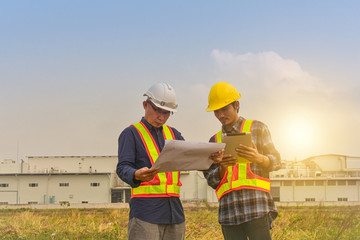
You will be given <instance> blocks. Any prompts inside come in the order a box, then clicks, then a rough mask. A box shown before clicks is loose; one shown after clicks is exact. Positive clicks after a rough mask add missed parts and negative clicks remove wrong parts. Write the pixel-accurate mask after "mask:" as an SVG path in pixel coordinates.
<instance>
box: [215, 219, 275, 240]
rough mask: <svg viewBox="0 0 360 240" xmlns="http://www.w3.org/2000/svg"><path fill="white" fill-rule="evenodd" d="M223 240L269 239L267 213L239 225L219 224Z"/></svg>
mask: <svg viewBox="0 0 360 240" xmlns="http://www.w3.org/2000/svg"><path fill="white" fill-rule="evenodd" d="M221 229H222V232H223V235H224V238H225V240H248V239H249V240H271V234H270V222H269V217H268V215H266V216H264V217H262V218H258V219H255V220H253V221H250V222H246V223H242V224H240V225H221Z"/></svg>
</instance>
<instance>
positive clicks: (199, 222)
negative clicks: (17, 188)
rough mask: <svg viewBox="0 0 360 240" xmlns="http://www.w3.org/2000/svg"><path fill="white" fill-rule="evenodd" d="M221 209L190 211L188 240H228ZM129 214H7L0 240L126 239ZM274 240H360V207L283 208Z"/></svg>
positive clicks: (0, 216) (0, 220) (1, 217)
mask: <svg viewBox="0 0 360 240" xmlns="http://www.w3.org/2000/svg"><path fill="white" fill-rule="evenodd" d="M217 211H218V208H217V207H210V206H205V207H200V206H198V207H186V208H185V216H186V239H200V240H201V239H211V240H216V239H223V237H222V233H221V227H220V225H219V224H218V222H217V214H218V213H217ZM128 214H129V209H127V208H124V209H111V208H109V209H105V208H104V209H70V208H64V209H47V210H36V209H2V210H0V239H127V237H126V236H127V235H126V234H127V222H128ZM272 237H273V239H275V240H289V239H291V240H297V239H299V240H307V239H309V240H310V239H311V240H314V239H318V240H322V239H323V240H332V239H333V240H335V239H336V240H338V239H339V240H341V239H343V240H345V239H346V240H348V239H351V240H352V239H355V240H356V239H360V206H345V207H323V206H318V207H279V217H278V218H277V219H276V220H275V221H274V223H273V229H272Z"/></svg>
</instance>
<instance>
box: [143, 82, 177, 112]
mask: <svg viewBox="0 0 360 240" xmlns="http://www.w3.org/2000/svg"><path fill="white" fill-rule="evenodd" d="M144 96H147V97H148V99H149V100H150V101H151V102H152V103H154V104H155V106H157V107H158V108H161V109H164V110H167V111H170V112H176V109H177V107H178V105H177V104H176V94H175V90H174V88H173V87H172V86H171V85H170V84H168V83H163V82H161V83H155V84H154V85H152V86H151V87H150V88H149V90H147V92H146V93H144Z"/></svg>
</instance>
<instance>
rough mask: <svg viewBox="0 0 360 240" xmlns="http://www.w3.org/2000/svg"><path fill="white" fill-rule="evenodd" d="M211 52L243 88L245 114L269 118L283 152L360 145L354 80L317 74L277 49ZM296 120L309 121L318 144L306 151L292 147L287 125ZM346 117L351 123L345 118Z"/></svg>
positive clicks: (220, 71)
mask: <svg viewBox="0 0 360 240" xmlns="http://www.w3.org/2000/svg"><path fill="white" fill-rule="evenodd" d="M211 56H212V58H213V60H214V64H215V69H216V74H217V76H216V78H217V80H218V81H227V82H229V83H231V84H232V85H234V86H235V87H236V88H237V89H238V90H239V91H240V93H241V94H242V98H241V99H240V105H241V109H240V114H241V115H243V116H244V117H247V118H251V119H258V120H261V121H264V122H265V123H266V124H267V125H268V126H269V127H270V129H271V132H272V135H273V139H274V140H275V142H276V143H278V144H276V145H277V146H278V148H279V150H280V152H281V153H282V154H283V155H284V157H287V156H293V155H296V156H301V157H306V156H310V155H314V154H327V153H341V154H350V153H354V152H357V151H358V150H357V147H356V145H355V144H354V142H356V140H355V139H356V138H357V135H358V134H360V128H359V127H356V126H358V125H359V124H360V122H359V121H360V114H359V112H358V111H354V109H359V107H360V106H359V101H357V100H358V99H359V97H358V94H354V93H355V91H354V89H359V86H357V85H356V84H355V83H352V82H351V81H338V83H334V82H333V81H330V80H329V79H325V78H321V77H317V76H314V75H312V74H311V73H309V72H307V71H306V70H305V69H303V68H302V66H301V64H300V63H298V62H297V61H295V60H293V59H287V58H284V57H282V56H280V55H279V54H278V53H276V52H273V51H268V52H259V53H244V54H236V53H232V52H229V51H221V50H213V51H212V53H211ZM296 122H302V123H304V122H306V124H308V128H311V129H312V133H313V135H312V136H311V138H312V139H308V140H309V141H310V140H312V141H313V142H314V144H313V145H311V146H310V147H308V148H307V149H306V150H304V151H300V150H297V149H294V148H292V147H291V145H290V144H289V142H290V141H291V140H289V139H291V137H292V136H291V134H290V132H289V131H286V130H285V129H287V128H290V127H291V126H293V123H296ZM345 122H349V123H352V124H342V123H345ZM292 128H293V127H292ZM335 129H336V131H334V130H335ZM292 130H294V129H292ZM309 137H310V136H309ZM345 142H346V143H345Z"/></svg>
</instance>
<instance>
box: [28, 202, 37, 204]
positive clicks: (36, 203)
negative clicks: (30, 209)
mask: <svg viewBox="0 0 360 240" xmlns="http://www.w3.org/2000/svg"><path fill="white" fill-rule="evenodd" d="M28 204H38V202H28Z"/></svg>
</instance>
